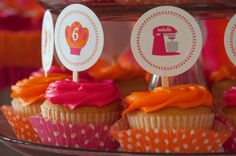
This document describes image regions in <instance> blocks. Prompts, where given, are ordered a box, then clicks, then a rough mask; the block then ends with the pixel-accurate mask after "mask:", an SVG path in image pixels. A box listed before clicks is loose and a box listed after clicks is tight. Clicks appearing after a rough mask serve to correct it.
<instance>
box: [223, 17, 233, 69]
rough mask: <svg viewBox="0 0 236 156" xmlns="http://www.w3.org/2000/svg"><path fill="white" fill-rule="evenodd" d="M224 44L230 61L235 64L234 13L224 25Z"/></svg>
mask: <svg viewBox="0 0 236 156" xmlns="http://www.w3.org/2000/svg"><path fill="white" fill-rule="evenodd" d="M224 44H225V50H226V53H227V55H228V57H229V59H230V61H231V62H232V63H233V64H234V65H236V14H235V15H234V16H233V17H232V18H231V20H230V21H229V23H228V25H227V27H226V30H225V36H224Z"/></svg>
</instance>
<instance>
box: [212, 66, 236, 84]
mask: <svg viewBox="0 0 236 156" xmlns="http://www.w3.org/2000/svg"><path fill="white" fill-rule="evenodd" d="M224 79H228V80H236V76H235V68H234V69H233V68H229V67H226V66H222V67H221V68H220V69H219V70H216V71H214V72H212V74H211V80H212V81H213V82H219V81H222V80H224Z"/></svg>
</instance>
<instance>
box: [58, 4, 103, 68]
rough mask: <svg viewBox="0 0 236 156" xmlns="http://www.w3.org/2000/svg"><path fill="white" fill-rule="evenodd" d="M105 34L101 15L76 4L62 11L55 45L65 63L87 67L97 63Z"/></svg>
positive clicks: (67, 65)
mask: <svg viewBox="0 0 236 156" xmlns="http://www.w3.org/2000/svg"><path fill="white" fill-rule="evenodd" d="M103 45H104V35H103V29H102V25H101V23H100V21H99V19H98V17H97V16H96V15H95V14H94V13H93V11H92V10H90V9H89V8H88V7H86V6H83V5H81V4H72V5H69V6H68V7H66V8H65V9H64V10H63V11H62V12H61V14H60V15H59V17H58V19H57V22H56V28H55V46H56V51H57V55H58V57H59V59H60V61H61V62H62V64H63V65H64V66H65V67H66V68H68V69H70V70H72V71H83V70H86V69H88V68H89V67H91V66H92V65H94V64H95V63H96V61H97V60H98V58H99V57H100V55H101V53H102V49H103Z"/></svg>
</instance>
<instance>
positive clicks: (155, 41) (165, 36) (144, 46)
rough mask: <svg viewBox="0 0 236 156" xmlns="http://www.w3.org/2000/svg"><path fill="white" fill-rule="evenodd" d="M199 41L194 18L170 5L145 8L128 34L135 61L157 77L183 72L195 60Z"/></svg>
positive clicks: (199, 50)
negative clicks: (145, 10) (130, 33)
mask: <svg viewBox="0 0 236 156" xmlns="http://www.w3.org/2000/svg"><path fill="white" fill-rule="evenodd" d="M202 44H203V39H202V32H201V29H200V27H199V25H198V23H197V22H196V20H195V19H194V18H193V17H192V16H191V15H190V14H189V13H188V12H186V11H184V10H182V9H180V8H177V7H172V6H161V7H156V8H153V9H151V10H149V11H147V12H146V13H145V14H144V15H142V16H141V17H140V18H139V19H138V21H137V22H136V24H135V26H134V29H133V31H132V36H131V48H132V51H133V53H134V57H135V59H136V60H137V62H138V63H139V64H140V65H141V66H142V67H143V68H144V69H145V70H147V71H148V72H150V73H153V74H157V75H159V76H175V75H178V74H181V73H183V72H185V71H187V70H188V69H189V68H191V67H192V66H193V65H194V64H195V63H196V61H197V60H198V58H199V56H200V53H201V50H202Z"/></svg>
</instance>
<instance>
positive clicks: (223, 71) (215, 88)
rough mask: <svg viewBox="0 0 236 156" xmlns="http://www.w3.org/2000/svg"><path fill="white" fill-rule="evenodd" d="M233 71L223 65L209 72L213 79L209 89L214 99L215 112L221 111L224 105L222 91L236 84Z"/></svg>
mask: <svg viewBox="0 0 236 156" xmlns="http://www.w3.org/2000/svg"><path fill="white" fill-rule="evenodd" d="M234 71H235V69H234V68H229V67H226V66H223V67H221V68H220V69H219V70H217V71H215V72H213V73H212V74H211V80H212V81H213V84H212V87H211V91H212V95H213V99H214V102H213V103H214V110H215V111H217V112H221V111H222V109H223V107H224V100H223V94H224V91H225V90H227V89H229V88H231V87H232V86H235V85H236V76H235V74H234V73H235V72H234Z"/></svg>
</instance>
